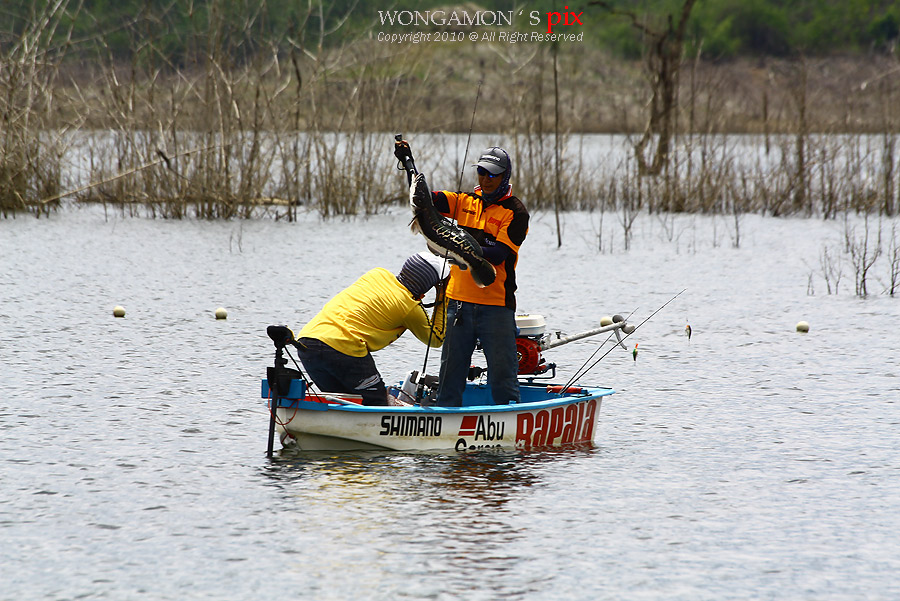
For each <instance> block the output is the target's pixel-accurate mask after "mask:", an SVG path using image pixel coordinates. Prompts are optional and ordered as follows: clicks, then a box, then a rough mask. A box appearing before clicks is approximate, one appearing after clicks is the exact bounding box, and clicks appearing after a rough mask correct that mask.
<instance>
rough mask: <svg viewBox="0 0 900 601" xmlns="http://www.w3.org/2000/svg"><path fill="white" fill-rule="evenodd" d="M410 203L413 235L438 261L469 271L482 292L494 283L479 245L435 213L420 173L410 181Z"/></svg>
mask: <svg viewBox="0 0 900 601" xmlns="http://www.w3.org/2000/svg"><path fill="white" fill-rule="evenodd" d="M409 201H410V204H411V205H412V209H413V214H414V215H415V217H414V219H413V223H412V230H413V233H421V234H422V235H423V236H425V240H426V241H427V242H426V243H427V245H428V249H429V250H430V251H431V252H433V253H434V254H436V255H438V256H440V257H443V256H446V257H447V258H448V259H449V260H450V261H451V262H452V263H455V264H456V265H458V266H459V267H460V269H469V272H470V273H471V274H472V279H474V280H475V283H476V284H478V286H480V287H482V288H484V287H485V286H489V285H490V284H492V283H493V282H494V280H495V279H496V278H497V270H496V269H494V266H493V265H491V264H490V262H488V261H487V259H485V258H484V254H483V253H482V251H481V245H480V244H478V242H476V240H475V238H473V237H472V235H471V234H470V233H469V232H467V231H465V230H464V229H462V228H461V227H459V226H457V225H454V224H453V223H452V222H451V221H450V220H449V219H447V218H446V217H444V216H443V215H441V214H440V213H438V210H437V209H436V208H435V207H434V202H433V201H432V199H431V190H430V189H429V188H428V183H427V182H426V181H425V176H424V175H422V174H421V173H417V174H416V175H415V177H413V180H412V185H411V186H410V187H409Z"/></svg>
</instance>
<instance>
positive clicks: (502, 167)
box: [475, 146, 511, 175]
mask: <svg viewBox="0 0 900 601" xmlns="http://www.w3.org/2000/svg"><path fill="white" fill-rule="evenodd" d="M475 166H476V167H484V168H485V169H487V170H488V171H490V172H491V173H493V174H494V175H497V174H498V173H503V172H504V171H509V168H510V166H511V165H510V161H509V155H508V154H507V153H506V151H505V150H503V149H502V148H500V147H499V146H493V147H491V148H488V149H487V150H485V151H484V152H482V153H481V156H480V157H478V162H477V163H475Z"/></svg>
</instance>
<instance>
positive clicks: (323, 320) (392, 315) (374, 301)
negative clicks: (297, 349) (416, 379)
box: [297, 267, 447, 357]
mask: <svg viewBox="0 0 900 601" xmlns="http://www.w3.org/2000/svg"><path fill="white" fill-rule="evenodd" d="M446 309H447V301H446V299H444V300H443V301H442V302H440V303H438V304H436V305H435V307H434V312H433V315H432V319H431V320H429V318H428V314H427V313H426V312H425V307H423V306H422V303H421V302H419V301H418V300H416V299H415V298H413V296H412V294H411V293H410V291H409V290H407V289H406V286H404V285H403V284H401V283H400V282H399V281H398V280H397V277H396V276H395V275H394V274H392V273H391V272H390V271H388V270H387V269H383V268H381V267H376V268H375V269H372V270H371V271H368V272H366V273H365V274H363V275H362V277H360V278H359V279H358V280H356V281H355V282H354V283H353V284H351V285H350V286H349V287H348V288H345V289H344V290H342V291H341V292H339V293H338V294H337V295H336V296H335V297H334V298H332V299H331V300H330V301H328V302H327V303H325V306H324V307H322V310H321V311H319V313H318V314H317V315H316V316H315V317H313V318H312V320H310V322H309V323H307V324H306V325H305V326H303V329H302V330H300V333H299V334H298V335H297V337H298V338H315V339H316V340H321V341H322V342H324V343H325V344H327V345H328V346H330V347H331V348H333V349H335V350H336V351H340V352H342V353H344V354H345V355H350V356H352V357H365V356H366V354H367V353H369V352H372V351H377V350H379V349H383V348H384V347H386V346H387V345H389V344H390V343H392V342H393V341H395V340H397V339H398V338H400V336H401V335H402V334H403V332H405V331H406V330H410V331H411V332H412V333H413V334H415V336H416V338H418V339H419V340H421V341H422V342H424V343H425V344H428V343H429V342H430V343H431V346H434V347H439V346H441V345H442V344H443V343H444V329H445V328H446V324H447V318H446ZM432 321H433V322H434V329H433V331H432V327H431V324H432Z"/></svg>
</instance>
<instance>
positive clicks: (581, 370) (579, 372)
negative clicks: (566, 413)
mask: <svg viewBox="0 0 900 601" xmlns="http://www.w3.org/2000/svg"><path fill="white" fill-rule="evenodd" d="M685 290H687V288H685V289H683V290H682V291H681V292H679V293H678V294H676V295H675V296H673V297H672V298H670V299H669V300H667V301H666V302H664V303H663V304H662V305H661V306H660V307H659V308H658V309H657V310H656V311H654V312H653V313H651V314H650V315H648V316H647V318H646V319H644V321H642V322H641V323H639V324H638V325H636V326H634V328H633V329H631V331H630V332H626V333H625V336H623V337H622V338H620V339H619V344H622V345H624V341H625V340H627V339H628V337H629V336H631V335H632V334H634V333H635V332H636V331H637V330H638V329H639V328H640V327H641V326H642V325H644V324H645V323H647V322H648V321H650V319H652V318H653V316H654V315H656V314H657V313H659V312H660V311H662V310H663V309H664V308H666V306H667V305H668V304H669V303H671V302H672V301H674V300H675V299H676V298H678V297H679V296H681V295H682V294H683V293H684V292H685ZM614 331H615V332H618V330H614ZM608 340H609V338H607V339H606V340H604V341H603V344H606V342H607V341H608ZM603 344H601V345H600V347H599V348H598V349H597V351H599V350H600V348H603ZM614 348H616V347H615V345H613V346H611V347H609V350H607V351H606V352H605V353H603V354H602V355H600V357H599V358H598V359H597V360H596V361H594V362H593V363H592V364H591V365H590V366H589V367H587V368H585V367H584V365H582V366H581V367H580V368H578V370H576V372H575V375H573V376H572V377H571V378H570V379H569V381H568V382H566V385H565V386H564V387H563V388H562V390H566V389H568V388H569V386H571V385H572V384H573V383H574V382H575V380H577V379H578V378H581V377H582V376H584V375H585V374H586V373H588V372H589V371H591V370H592V369H594V367H596V365H597V364H598V363H600V361H602V360H603V358H604V357H606V356H607V355H608V354H610V353H611V352H612V351H613V349H614ZM597 351H594V354H596V353H597ZM591 356H592V357H593V355H591ZM588 361H590V358H588ZM585 363H587V361H586V362H585Z"/></svg>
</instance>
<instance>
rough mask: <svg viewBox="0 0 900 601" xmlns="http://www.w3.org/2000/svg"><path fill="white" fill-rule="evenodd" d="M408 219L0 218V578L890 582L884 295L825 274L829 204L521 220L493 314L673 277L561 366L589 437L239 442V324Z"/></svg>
mask: <svg viewBox="0 0 900 601" xmlns="http://www.w3.org/2000/svg"><path fill="white" fill-rule="evenodd" d="M408 221H409V219H408V214H407V213H406V212H405V211H400V210H397V211H394V212H393V213H391V214H387V215H379V216H376V217H372V218H369V219H356V220H347V221H339V220H338V221H328V222H324V221H321V220H319V219H318V218H316V217H315V216H305V217H303V218H302V219H301V220H300V222H299V223H285V222H276V221H273V220H258V221H248V222H215V223H207V222H196V221H163V220H152V219H143V218H121V217H117V216H116V215H115V213H109V214H104V213H103V211H102V210H98V209H67V210H65V211H63V212H61V213H60V214H57V215H54V216H51V217H50V218H49V219H40V220H37V219H34V218H31V217H22V216H20V217H18V218H16V219H6V220H0V366H2V367H0V390H2V392H3V396H2V399H0V599H2V600H4V601H6V600H9V601H25V600H32V599H34V600H37V599H42V600H43V599H60V600H62V599H112V600H116V601H124V600H130V599H153V600H169V599H171V600H179V601H183V600H185V599H215V600H222V599H229V600H231V599H241V600H242V599H253V600H258V599H267V598H269V599H272V598H297V599H322V600H330V599H334V600H344V599H378V600H380V599H385V600H387V599H390V600H396V599H433V600H452V599H465V600H467V601H468V600H479V599H483V600H493V599H508V600H514V599H523V600H524V599H527V600H533V599H553V600H558V599H567V600H568V599H571V600H586V601H587V600H591V601H595V600H599V599H610V600H612V599H660V600H663V599H664V600H667V601H669V600H675V599H683V600H691V601H695V600H698V599H709V600H717V601H718V600H722V599H791V600H794V599H810V600H811V599H815V600H848V601H850V600H853V601H856V600H859V599H867V600H882V599H883V600H893V599H897V598H900V578H898V574H900V541H898V532H900V403H898V402H900V359H898V355H900V353H898V351H900V334H898V328H900V298H896V297H894V298H892V297H890V296H888V295H886V294H883V290H884V289H885V287H886V286H887V284H888V283H889V281H890V277H889V273H890V266H889V264H888V262H887V257H886V256H883V257H882V258H881V259H879V262H876V265H875V266H874V267H873V268H872V272H871V274H870V279H869V291H870V293H871V294H870V296H869V297H867V298H859V297H857V296H855V295H854V293H853V292H854V284H853V276H854V270H853V268H852V266H851V265H850V264H849V262H847V263H845V265H844V268H843V275H842V279H841V281H840V287H839V293H838V294H831V295H829V294H827V289H826V281H825V279H824V277H823V269H822V267H821V256H822V252H823V249H834V251H835V252H836V253H838V252H839V249H840V248H841V245H842V241H843V239H844V233H845V228H846V226H845V225H844V224H843V223H841V222H838V223H836V222H822V221H819V220H804V219H780V220H775V219H765V218H759V217H755V216H745V217H743V218H742V220H741V221H740V227H739V233H740V246H739V247H738V248H734V246H733V244H732V241H733V239H734V238H735V233H736V232H735V227H734V222H733V221H732V220H730V219H723V218H712V217H698V216H679V217H677V218H675V219H672V218H669V219H667V220H663V219H661V218H658V217H656V216H649V215H642V216H640V217H639V218H638V220H637V222H636V225H635V234H634V239H633V240H632V244H631V250H629V251H628V252H625V251H624V250H623V244H622V238H621V226H620V225H619V220H618V217H617V216H616V215H615V214H607V215H605V216H604V217H603V219H602V221H601V218H600V216H599V215H598V214H588V213H578V214H567V215H563V216H562V223H563V246H562V248H561V249H557V248H556V231H555V222H554V219H553V216H552V215H548V214H538V215H534V216H533V221H532V227H531V232H530V234H529V237H528V239H527V240H526V242H525V245H524V246H523V248H522V257H521V261H520V268H519V280H520V285H521V289H520V293H519V304H520V307H519V308H520V311H522V312H531V313H540V314H542V315H544V317H545V318H546V320H547V323H548V326H549V327H550V328H551V329H553V330H560V331H562V332H563V333H565V334H573V333H577V332H579V331H583V330H587V329H590V328H592V327H595V326H597V325H598V324H599V320H600V318H601V317H602V316H604V315H609V314H613V313H622V314H626V315H627V314H629V313H631V312H632V311H633V312H634V316H633V317H632V321H633V322H635V323H640V322H641V321H642V320H644V319H645V318H647V317H648V316H649V315H650V314H651V313H652V312H653V311H654V310H656V309H657V308H659V307H660V306H661V305H663V304H664V303H665V302H666V301H668V300H670V299H671V298H672V297H673V296H675V295H676V294H677V293H678V292H680V291H681V290H684V292H683V293H682V294H681V295H680V296H679V297H678V298H677V299H676V300H674V301H672V302H671V304H669V305H668V306H667V307H666V308H665V309H663V310H662V311H660V312H659V313H658V314H657V315H656V316H654V317H653V318H652V319H650V320H649V321H647V322H646V323H645V324H644V325H642V326H641V327H640V328H639V329H638V330H637V332H635V334H634V335H633V336H632V337H631V338H630V339H629V343H631V344H630V346H633V343H634V342H637V343H638V344H639V347H638V348H639V355H638V357H637V360H636V361H634V360H632V356H631V353H630V352H625V351H623V350H621V349H619V350H618V351H612V352H610V354H609V355H607V356H606V357H605V358H604V359H603V360H602V361H601V362H600V363H599V364H598V365H597V366H596V367H595V368H594V369H593V370H591V371H590V372H589V373H588V374H587V375H586V376H584V377H583V378H582V380H581V381H582V382H584V383H594V384H600V385H608V386H612V387H613V388H615V389H616V390H617V393H616V394H615V395H613V396H612V397H610V398H609V399H608V400H605V401H604V403H603V405H602V408H601V410H600V415H599V422H598V425H597V439H596V446H595V448H593V449H589V450H585V449H580V450H560V451H546V452H532V453H527V454H520V453H478V454H469V455H456V454H415V453H394V452H368V453H334V454H330V453H317V454H309V453H296V452H294V453H282V454H279V455H278V456H276V457H275V458H273V459H271V460H269V459H267V458H266V457H265V444H266V433H267V425H268V418H267V413H266V409H265V406H264V404H263V401H262V400H261V399H260V398H259V380H260V378H261V377H262V376H263V375H264V373H265V368H266V366H267V365H269V364H270V363H271V360H272V346H271V342H270V341H269V340H268V338H267V337H266V334H265V329H266V326H267V325H269V324H273V323H287V324H288V325H291V326H293V327H295V328H299V327H300V326H301V325H302V324H303V323H304V322H305V320H306V319H308V318H309V317H311V316H312V315H313V314H314V313H315V312H316V311H317V310H318V309H319V307H320V306H321V304H322V303H323V302H324V301H325V300H326V299H327V298H328V297H330V296H331V295H332V294H334V293H335V292H337V291H338V290H340V289H341V288H342V287H344V286H345V285H347V284H349V283H350V282H351V281H352V280H353V279H355V278H356V277H357V276H358V275H359V274H361V273H363V272H364V271H366V270H368V269H369V268H371V267H374V266H383V267H387V268H389V269H392V270H396V269H398V268H399V266H400V265H401V263H402V261H403V259H404V257H405V256H407V255H409V254H411V253H413V252H416V251H418V250H420V249H421V248H422V244H421V241H422V239H421V238H416V237H414V236H412V235H411V234H409V233H408V230H407V227H406V226H407V223H408ZM851 225H855V226H856V227H862V224H861V222H855V223H853V224H851ZM884 228H886V229H885V230H884V231H885V232H886V233H887V238H886V240H885V243H884V248H885V251H886V250H887V240H888V239H889V238H890V224H884ZM859 231H860V230H859V229H857V230H856V232H857V233H858V232H859ZM601 234H602V237H600V235H601ZM598 246H602V248H603V251H602V252H601V251H598V250H597V249H598ZM833 284H834V282H832V285H833ZM115 305H122V306H123V307H125V309H126V311H127V314H126V316H125V318H122V319H116V318H114V317H113V316H112V309H113V307H114V306H115ZM219 306H222V307H225V308H227V310H228V319H227V320H218V321H217V320H216V319H214V316H213V312H214V310H215V309H216V308H217V307H219ZM800 320H805V321H808V322H809V324H810V331H809V333H808V334H805V335H804V334H798V333H797V332H796V331H795V325H796V323H797V322H798V321H800ZM686 324H690V325H691V327H692V331H693V336H692V337H691V338H690V339H688V338H687V337H686V336H685V335H684V328H685V325H686ZM295 331H296V330H295ZM601 342H603V338H602V337H596V338H588V339H585V340H582V341H578V342H574V343H571V344H568V345H565V346H562V347H559V348H557V349H554V350H551V351H548V352H547V354H546V356H547V359H548V360H550V361H554V362H556V363H557V364H559V366H560V373H559V377H558V378H557V379H558V380H565V379H567V378H568V377H569V376H570V375H572V373H573V372H574V370H575V369H576V368H577V367H578V366H580V365H581V364H582V363H583V362H584V361H585V359H587V358H588V356H589V355H590V354H591V353H593V352H594V351H595V350H596V349H597V347H598V346H599V345H600V343H601ZM605 348H606V347H605ZM423 351H424V347H423V346H422V345H421V344H419V343H418V342H416V341H415V340H414V339H413V337H412V336H411V335H409V334H407V335H406V336H404V337H403V338H402V339H401V340H400V341H398V342H397V343H396V344H395V345H393V346H391V347H389V348H388V349H385V350H383V351H381V352H379V353H378V354H377V355H376V360H377V362H378V363H379V366H380V368H381V370H382V373H383V374H384V376H385V378H386V379H387V380H389V381H399V380H400V379H402V377H403V376H404V375H405V373H406V372H407V371H408V370H409V369H418V368H419V367H421V365H422V361H423ZM436 364H437V357H436V355H435V354H432V356H431V358H430V364H429V365H430V366H431V367H434V366H436Z"/></svg>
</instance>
